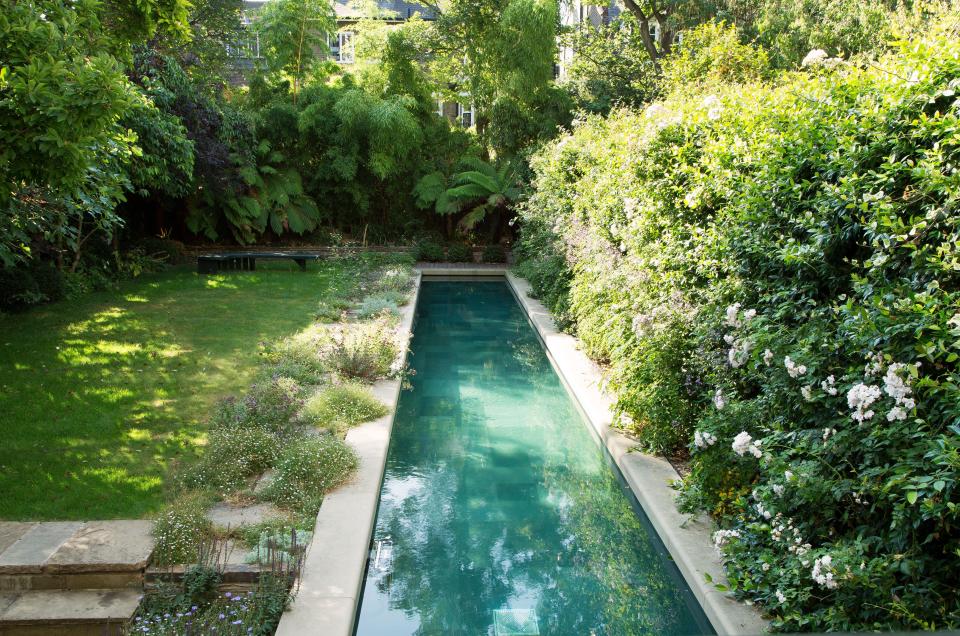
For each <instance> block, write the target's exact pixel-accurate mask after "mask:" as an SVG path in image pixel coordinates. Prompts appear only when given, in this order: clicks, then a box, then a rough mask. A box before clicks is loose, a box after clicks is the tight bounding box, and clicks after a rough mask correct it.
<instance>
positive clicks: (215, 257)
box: [197, 252, 323, 274]
mask: <svg viewBox="0 0 960 636" xmlns="http://www.w3.org/2000/svg"><path fill="white" fill-rule="evenodd" d="M258 258H266V259H270V260H280V259H285V258H288V259H290V260H292V261H293V262H295V263H296V264H297V265H298V266H299V267H300V271H302V272H305V271H307V261H317V260H320V259H321V258H323V257H322V256H320V255H319V254H297V253H290V252H229V253H225V254H200V255H199V256H197V272H198V273H200V274H216V273H217V272H221V271H224V270H245V271H251V272H252V271H254V270H255V269H257V259H258Z"/></svg>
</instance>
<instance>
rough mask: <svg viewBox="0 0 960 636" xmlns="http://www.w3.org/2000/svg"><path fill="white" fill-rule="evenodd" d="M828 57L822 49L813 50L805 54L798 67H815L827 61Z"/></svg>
mask: <svg viewBox="0 0 960 636" xmlns="http://www.w3.org/2000/svg"><path fill="white" fill-rule="evenodd" d="M829 57H830V55H829V54H827V52H826V51H824V50H823V49H813V50H812V51H810V52H809V53H807V55H806V57H804V58H803V61H802V62H800V65H801V66H803V67H804V68H806V67H808V66H817V65H818V64H823V63H824V62H826V61H827V58H829Z"/></svg>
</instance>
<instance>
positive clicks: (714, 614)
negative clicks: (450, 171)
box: [505, 271, 769, 635]
mask: <svg viewBox="0 0 960 636" xmlns="http://www.w3.org/2000/svg"><path fill="white" fill-rule="evenodd" d="M505 277H506V280H507V285H508V286H509V287H510V289H511V291H513V294H514V296H515V297H516V299H517V301H518V302H519V303H520V306H521V307H522V308H523V311H524V313H526V315H527V318H528V319H529V320H530V323H531V324H532V325H533V327H534V330H535V331H536V333H537V335H538V336H539V337H540V340H541V342H542V343H543V345H544V348H545V349H546V350H547V355H548V356H549V358H550V360H551V362H552V363H553V366H554V368H555V369H556V370H557V373H558V374H559V375H560V377H561V379H562V380H563V382H564V383H565V384H566V385H567V387H568V389H569V391H570V393H571V394H572V395H573V396H574V398H575V399H576V401H577V402H578V403H579V404H580V408H581V409H582V410H583V412H584V414H585V415H586V417H587V421H588V422H590V424H591V426H592V427H593V429H594V431H595V432H596V434H597V436H598V437H599V439H600V441H601V442H602V443H603V445H604V446H606V448H607V450H608V451H609V452H610V455H611V456H612V458H613V460H614V462H615V463H616V464H617V466H618V467H619V468H620V472H621V473H622V474H623V477H624V479H626V481H627V484H628V485H629V486H630V489H631V490H632V491H633V493H634V495H635V496H636V497H637V499H638V500H639V501H640V505H641V506H642V507H643V510H644V512H645V513H646V515H647V518H648V519H649V520H650V523H651V524H652V525H653V527H654V529H655V530H656V531H657V534H658V535H660V539H661V540H662V541H663V543H664V545H665V546H666V548H667V550H668V551H669V552H670V555H671V556H672V557H673V560H674V561H675V562H676V564H677V567H678V568H679V569H680V573H681V574H682V575H683V578H684V580H686V582H687V585H688V586H690V589H691V590H692V591H693V594H694V596H695V597H696V599H697V601H698V602H699V603H700V606H701V607H702V608H703V611H704V613H705V614H706V615H707V619H708V620H709V621H710V624H711V625H712V626H713V628H714V629H715V630H716V632H717V633H718V634H731V635H733V634H736V635H745V634H761V633H765V632H767V631H768V629H769V622H768V621H766V620H765V619H764V618H763V617H762V616H761V615H760V612H759V611H758V610H757V608H756V607H753V606H750V605H746V604H745V603H741V602H739V601H737V600H736V599H734V598H733V597H732V596H731V595H730V594H727V593H723V592H720V591H718V590H717V589H715V588H714V585H713V584H711V583H707V582H706V579H705V578H704V575H705V574H708V575H709V576H710V577H711V578H712V580H713V581H714V582H716V583H726V582H727V577H726V574H725V573H724V569H723V564H722V563H721V561H720V558H719V555H718V554H717V552H716V551H715V550H714V548H713V541H712V530H713V525H712V523H711V521H710V519H709V518H708V517H707V516H706V515H702V514H701V515H697V516H691V515H687V514H683V513H681V512H680V511H678V510H677V506H676V504H675V502H674V498H675V496H676V491H674V490H673V488H671V487H670V483H671V482H673V481H674V480H676V479H679V478H680V475H679V474H678V473H677V471H676V469H674V467H673V466H672V465H670V463H669V462H668V461H666V460H664V459H662V458H659V457H654V456H651V455H645V454H642V453H636V452H630V451H631V449H633V447H634V446H636V443H635V442H633V441H631V440H630V439H629V438H628V437H626V436H625V435H623V434H622V433H620V432H618V431H616V430H615V429H613V427H612V423H613V420H614V417H613V400H612V399H611V397H610V396H609V395H607V394H606V393H604V391H603V390H602V389H601V387H602V385H603V377H602V374H601V372H600V369H599V367H598V366H597V365H596V364H595V363H594V362H593V361H592V360H590V358H588V357H587V356H586V354H584V353H583V351H581V350H580V348H579V346H578V345H579V341H578V340H577V339H576V338H575V337H573V336H571V335H569V334H565V333H562V332H561V331H560V330H558V329H557V326H556V324H555V323H554V321H553V316H552V315H551V314H550V311H549V310H548V309H547V308H546V307H544V306H543V304H542V303H541V302H540V301H538V300H536V299H534V298H531V297H530V291H531V288H530V284H529V283H528V282H527V281H526V280H524V279H522V278H520V277H518V276H516V275H515V274H514V273H512V272H509V271H508V272H505Z"/></svg>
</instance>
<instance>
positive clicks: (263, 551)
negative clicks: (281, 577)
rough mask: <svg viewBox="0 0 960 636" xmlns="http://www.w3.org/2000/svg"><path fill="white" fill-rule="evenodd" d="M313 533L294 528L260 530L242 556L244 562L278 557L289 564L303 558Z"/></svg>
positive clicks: (262, 560) (253, 562) (262, 561)
mask: <svg viewBox="0 0 960 636" xmlns="http://www.w3.org/2000/svg"><path fill="white" fill-rule="evenodd" d="M311 537H313V533H312V532H310V531H308V530H297V529H295V528H278V529H276V530H263V531H261V532H260V533H259V534H258V535H257V537H256V540H255V541H252V542H251V544H250V545H251V548H250V550H248V551H247V553H246V555H244V557H243V561H244V563H250V564H259V563H266V562H268V559H270V558H273V559H280V560H281V561H283V562H285V563H287V564H290V563H295V562H296V561H297V560H299V559H301V558H303V553H304V551H305V550H306V547H307V546H308V545H309V544H310V539H311Z"/></svg>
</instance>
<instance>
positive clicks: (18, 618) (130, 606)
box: [0, 590, 142, 633]
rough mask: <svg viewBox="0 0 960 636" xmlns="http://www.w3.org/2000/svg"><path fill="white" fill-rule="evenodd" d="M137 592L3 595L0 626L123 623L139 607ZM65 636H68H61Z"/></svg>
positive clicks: (94, 591) (64, 592)
mask: <svg viewBox="0 0 960 636" xmlns="http://www.w3.org/2000/svg"><path fill="white" fill-rule="evenodd" d="M141 596H142V594H141V592H140V591H139V590H56V591H32V592H23V593H21V594H15V595H2V596H0V599H2V598H3V597H6V599H5V600H6V601H12V602H8V603H7V602H4V600H0V608H3V607H4V605H6V609H4V610H3V611H0V624H3V625H5V626H10V625H16V624H18V623H22V624H31V625H36V624H43V623H48V624H62V623H87V622H93V623H103V622H117V621H126V620H128V619H129V618H130V617H131V616H133V614H134V612H136V611H137V607H138V606H139V605H140V598H141ZM64 633H68V632H66V631H65V632H64Z"/></svg>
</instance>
